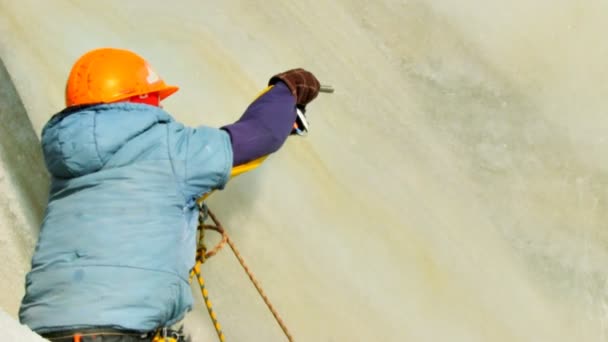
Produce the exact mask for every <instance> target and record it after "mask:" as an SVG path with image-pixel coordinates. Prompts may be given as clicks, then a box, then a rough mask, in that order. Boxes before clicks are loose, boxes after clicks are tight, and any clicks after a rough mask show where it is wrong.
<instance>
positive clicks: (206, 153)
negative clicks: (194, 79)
mask: <svg viewBox="0 0 608 342" xmlns="http://www.w3.org/2000/svg"><path fill="white" fill-rule="evenodd" d="M319 87H320V85H319V82H318V80H317V79H316V78H315V76H314V75H313V74H311V73H310V72H308V71H306V70H303V69H293V70H289V71H286V72H283V73H279V74H277V75H275V76H273V77H272V78H270V81H269V88H267V90H266V92H265V93H263V94H262V95H261V96H260V97H258V98H257V99H256V100H255V101H253V103H251V104H250V105H249V106H248V108H247V109H246V111H245V112H244V114H243V115H242V117H241V118H240V119H239V120H238V121H236V122H234V123H232V124H229V125H227V126H224V127H221V128H212V127H207V126H199V127H195V128H193V127H188V126H185V125H183V124H181V123H179V122H177V121H175V120H174V119H173V118H172V117H171V115H170V114H169V113H167V112H166V111H164V110H163V109H162V108H161V106H160V103H161V101H162V100H164V99H165V98H167V97H168V96H170V95H172V94H173V93H175V92H176V91H177V90H178V87H175V86H170V85H167V84H166V83H165V82H164V81H163V80H162V79H161V78H160V77H159V76H158V74H156V72H155V71H154V70H153V69H152V68H151V67H150V65H149V64H148V63H147V62H146V61H145V60H144V59H143V58H142V57H140V56H139V55H137V54H135V53H133V52H131V51H127V50H122V49H113V48H102V49H96V50H93V51H90V52H88V53H86V54H85V55H83V56H82V57H80V59H78V61H77V62H76V63H75V64H74V66H73V68H72V70H71V72H70V75H69V78H68V81H67V86H66V90H65V96H66V98H65V100H66V108H65V109H64V110H63V111H61V112H59V113H57V114H56V115H54V116H53V117H52V118H51V119H50V120H49V122H48V123H47V124H46V125H45V127H44V129H43V132H42V149H43V153H44V159H45V163H46V167H47V169H48V171H49V173H50V174H51V176H52V177H51V187H50V192H49V199H48V205H47V208H46V212H45V215H44V220H43V222H42V226H41V231H40V236H39V238H38V242H37V244H36V249H35V252H34V255H33V258H32V265H31V266H32V268H31V271H30V272H29V273H28V274H27V276H26V285H25V286H26V293H25V296H24V298H23V300H22V303H21V307H20V310H19V318H20V321H21V322H22V323H24V324H26V325H28V326H29V327H30V328H31V329H32V330H34V331H35V332H37V333H39V334H41V335H42V336H43V337H45V338H47V339H50V340H51V341H82V342H88V341H96V342H107V341H152V340H153V338H154V335H155V333H156V332H157V331H159V329H162V328H171V327H173V326H174V325H175V324H176V323H178V322H179V321H180V320H181V319H182V318H183V317H184V315H185V313H186V312H187V311H189V310H190V308H191V307H192V301H193V299H192V294H191V289H190V285H189V271H190V269H191V267H192V266H193V264H194V261H195V249H196V241H195V235H196V226H197V214H198V212H197V210H198V208H197V205H196V199H197V198H198V197H199V196H201V195H202V194H205V193H208V192H210V191H212V190H214V189H222V188H223V187H224V186H225V185H226V182H227V181H228V179H229V177H230V172H231V169H232V167H234V166H237V165H242V164H245V163H248V162H250V161H252V160H254V159H256V158H258V157H261V156H264V155H268V154H270V153H273V152H275V151H277V150H278V149H279V148H280V147H281V146H282V144H283V143H284V142H285V140H286V139H287V137H288V136H289V135H290V133H292V129H293V126H294V123H295V122H297V113H296V106H299V107H304V106H306V105H307V104H308V103H309V102H311V101H312V100H313V99H315V98H316V97H317V95H318V92H319ZM196 110H197V111H200V109H198V108H197V109H196Z"/></svg>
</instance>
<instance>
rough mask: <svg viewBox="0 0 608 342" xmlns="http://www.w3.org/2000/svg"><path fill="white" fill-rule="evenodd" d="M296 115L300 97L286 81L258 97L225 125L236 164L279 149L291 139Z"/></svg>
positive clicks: (224, 128) (234, 163)
mask: <svg viewBox="0 0 608 342" xmlns="http://www.w3.org/2000/svg"><path fill="white" fill-rule="evenodd" d="M296 115H297V114H296V99H295V97H294V96H293V95H292V94H291V92H290V90H289V88H287V86H286V85H285V84H284V83H283V82H278V83H277V84H276V85H275V86H274V87H272V88H271V89H270V90H269V91H267V92H266V93H264V94H263V95H261V96H260V97H258V98H257V99H256V100H255V101H253V103H251V105H249V107H247V110H246V111H245V113H243V115H242V116H241V118H240V119H239V120H238V121H236V122H235V123H233V124H230V125H226V126H224V127H222V129H223V130H225V131H227V132H228V133H229V134H230V138H231V141H232V149H233V165H234V166H238V165H242V164H245V163H247V162H249V161H251V160H254V159H257V158H260V157H262V156H265V155H268V154H271V153H274V152H276V151H277V150H278V149H279V148H280V147H281V146H282V145H283V143H285V140H287V137H288V136H289V133H290V132H291V130H292V128H293V124H294V123H295V122H296Z"/></svg>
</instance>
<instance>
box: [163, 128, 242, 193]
mask: <svg viewBox="0 0 608 342" xmlns="http://www.w3.org/2000/svg"><path fill="white" fill-rule="evenodd" d="M168 146H169V156H170V158H171V163H172V167H173V172H174V174H175V175H176V178H177V181H178V182H179V183H180V184H181V185H182V192H183V194H184V196H185V197H186V198H187V199H190V198H193V197H198V196H200V195H202V194H205V193H207V192H210V191H212V190H215V189H223V188H224V186H225V185H226V183H227V182H228V180H229V179H230V170H231V168H232V147H231V145H230V136H229V135H228V133H227V132H225V131H223V130H221V129H219V128H212V127H207V126H199V127H196V128H192V127H186V126H184V125H182V124H180V123H177V122H173V123H171V124H170V125H169V132H168Z"/></svg>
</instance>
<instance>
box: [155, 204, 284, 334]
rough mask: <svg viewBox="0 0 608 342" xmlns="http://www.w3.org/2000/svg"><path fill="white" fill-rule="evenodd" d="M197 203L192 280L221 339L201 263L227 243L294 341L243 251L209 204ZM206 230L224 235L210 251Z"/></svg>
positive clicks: (277, 319)
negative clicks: (194, 258)
mask: <svg viewBox="0 0 608 342" xmlns="http://www.w3.org/2000/svg"><path fill="white" fill-rule="evenodd" d="M197 203H198V207H199V216H198V222H199V225H198V233H199V240H198V246H197V250H196V263H195V264H194V267H193V268H192V271H191V272H190V281H191V282H192V278H193V277H194V276H196V278H197V280H198V284H199V285H200V287H201V293H202V295H203V299H204V300H205V306H206V307H207V312H208V313H209V317H210V318H211V321H212V322H213V326H214V327H215V331H216V332H217V335H218V337H219V339H220V341H221V342H224V341H225V340H226V337H225V336H224V333H223V332H222V326H221V325H220V323H219V322H218V319H217V314H216V313H215V311H214V310H213V306H212V304H211V301H210V300H209V292H208V291H207V289H206V288H205V279H204V278H203V276H202V274H201V265H202V264H203V263H204V262H205V261H206V260H207V259H209V258H210V257H212V256H214V255H215V254H217V252H219V250H220V249H222V247H224V245H225V244H226V243H227V244H228V245H229V246H230V249H231V250H232V252H233V253H234V255H235V256H236V258H237V259H238V261H239V263H240V264H241V266H242V267H243V269H244V270H245V272H246V273H247V275H248V276H249V279H250V280H251V282H252V283H253V285H254V286H255V288H256V290H258V293H259V294H260V296H261V297H262V299H263V300H264V303H266V306H268V309H270V312H271V313H272V315H273V316H274V318H275V320H276V321H277V323H278V324H279V326H280V327H281V329H282V330H283V333H285V336H286V337H287V339H288V340H289V341H290V342H291V341H293V337H292V335H291V333H290V332H289V330H288V329H287V326H286V325H285V322H284V321H283V319H282V318H281V316H280V315H279V313H278V312H277V311H276V309H275V308H274V306H273V305H272V303H270V300H269V299H268V296H266V293H265V292H264V290H262V287H261V285H260V283H259V282H258V281H257V279H256V278H255V276H254V275H253V272H251V270H250V269H249V266H247V264H246V263H245V260H244V259H243V257H242V256H241V253H240V252H239V250H238V249H237V248H236V246H235V244H234V242H233V241H232V240H231V239H230V237H229V236H228V234H227V233H226V230H225V229H224V227H223V226H222V224H221V223H220V222H219V221H218V219H217V217H216V216H215V215H214V214H213V212H211V211H210V210H209V208H208V207H207V205H206V204H205V203H203V202H202V201H199V202H197ZM209 217H210V218H211V220H212V221H213V225H210V224H205V221H206V220H207V218H209ZM205 230H213V231H215V232H217V233H219V234H220V235H221V236H222V239H221V241H220V242H219V243H218V244H217V245H216V246H215V247H214V248H213V249H212V250H210V251H207V247H206V245H205V243H204V237H205ZM161 341H162V340H159V341H155V342H161Z"/></svg>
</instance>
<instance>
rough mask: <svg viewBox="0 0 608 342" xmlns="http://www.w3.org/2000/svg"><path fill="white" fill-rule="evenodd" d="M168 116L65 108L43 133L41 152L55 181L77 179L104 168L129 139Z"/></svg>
mask: <svg viewBox="0 0 608 342" xmlns="http://www.w3.org/2000/svg"><path fill="white" fill-rule="evenodd" d="M172 120H173V119H172V118H171V116H170V115H169V114H168V113H167V112H165V111H163V110H162V109H160V108H157V107H153V106H148V105H144V104H134V103H114V104H101V105H94V106H87V107H81V108H67V109H65V110H63V111H61V112H59V113H58V114H56V115H54V116H53V117H52V118H51V120H50V121H49V122H48V123H47V124H46V125H45V127H44V129H43V130H42V150H43V153H44V160H45V163H46V166H47V169H48V170H49V172H50V173H51V174H52V175H53V176H54V177H57V178H73V177H80V176H83V175H86V174H89V173H92V172H96V171H98V170H100V169H101V168H103V166H104V165H105V164H106V162H107V161H108V160H109V159H110V158H111V157H112V156H113V155H114V153H116V152H117V151H118V150H119V149H120V148H122V147H123V146H124V145H125V144H126V143H128V142H129V141H130V140H131V139H133V138H135V137H137V136H138V135H140V134H142V133H143V132H145V131H147V130H149V129H150V128H151V127H153V126H154V125H156V124H158V123H163V122H170V121H172Z"/></svg>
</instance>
